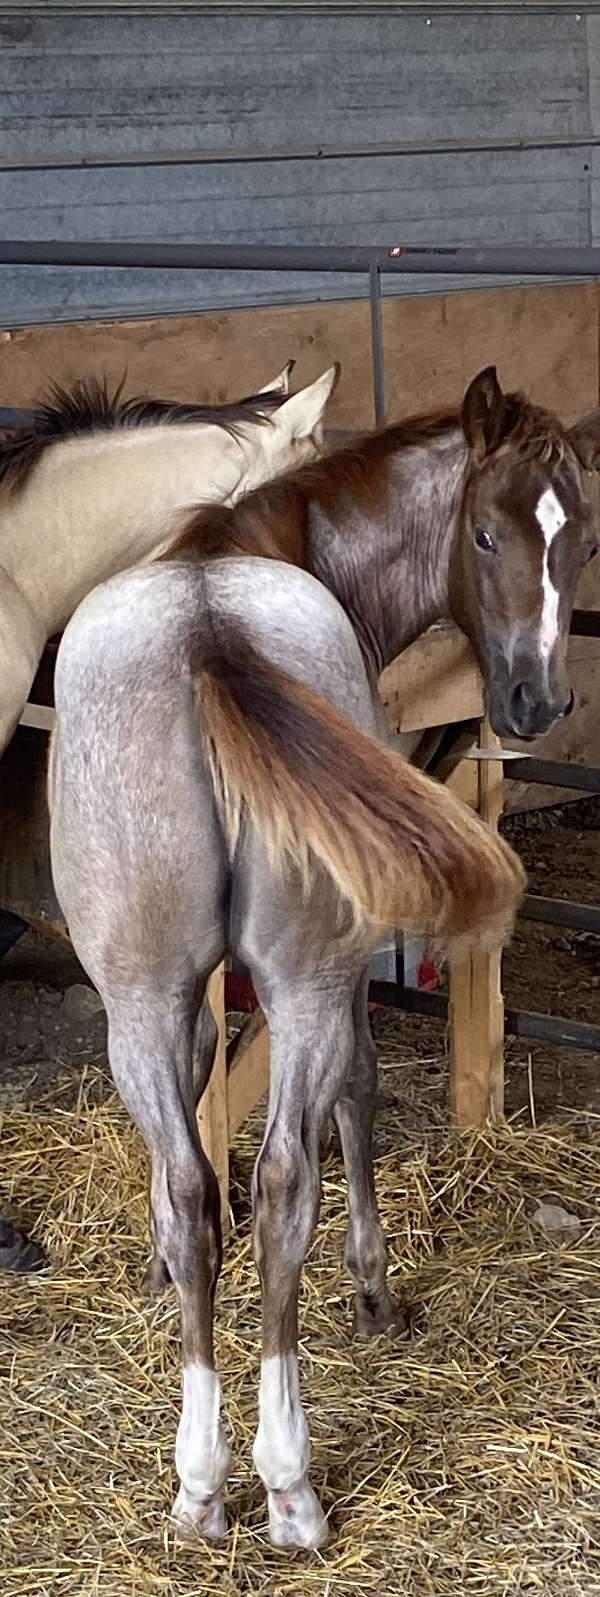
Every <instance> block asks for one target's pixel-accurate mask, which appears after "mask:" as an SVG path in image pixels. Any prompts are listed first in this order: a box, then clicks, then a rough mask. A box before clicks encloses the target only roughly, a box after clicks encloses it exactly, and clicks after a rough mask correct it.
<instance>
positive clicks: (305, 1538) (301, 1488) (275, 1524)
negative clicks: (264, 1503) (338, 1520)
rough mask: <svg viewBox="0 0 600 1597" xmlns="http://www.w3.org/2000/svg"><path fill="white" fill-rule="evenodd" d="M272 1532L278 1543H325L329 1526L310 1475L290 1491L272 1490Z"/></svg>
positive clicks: (307, 1545)
mask: <svg viewBox="0 0 600 1597" xmlns="http://www.w3.org/2000/svg"><path fill="white" fill-rule="evenodd" d="M269 1535H270V1537H271V1541H272V1543H273V1546H274V1547H296V1548H301V1549H303V1550H304V1551H305V1552H312V1551H313V1550H314V1549H315V1548H317V1547H324V1546H325V1543H326V1541H327V1540H328V1537H329V1526H328V1524H327V1520H326V1518H325V1515H324V1513H323V1510H322V1508H321V1504H320V1502H319V1499H318V1497H317V1496H316V1495H315V1493H314V1492H313V1489H312V1486H311V1485H310V1484H309V1480H308V1476H307V1475H305V1476H304V1477H303V1479H302V1480H301V1481H299V1482H298V1484H297V1486H291V1487H290V1488H289V1490H288V1491H284V1492H269Z"/></svg>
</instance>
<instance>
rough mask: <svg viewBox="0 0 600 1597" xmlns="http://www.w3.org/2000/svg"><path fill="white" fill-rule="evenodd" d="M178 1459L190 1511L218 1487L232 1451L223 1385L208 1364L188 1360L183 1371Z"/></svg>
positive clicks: (217, 1489) (224, 1477)
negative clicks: (223, 1409) (223, 1412)
mask: <svg viewBox="0 0 600 1597" xmlns="http://www.w3.org/2000/svg"><path fill="white" fill-rule="evenodd" d="M175 1463H176V1466H177V1474H178V1476H179V1479H180V1481H181V1485H182V1488H183V1492H184V1493H185V1497H186V1500H187V1501H188V1503H189V1506H188V1508H187V1512H190V1513H191V1511H192V1506H193V1504H199V1503H202V1502H206V1499H207V1498H209V1497H212V1496H213V1493H214V1492H218V1491H219V1488H220V1487H221V1486H222V1485H223V1482H224V1481H225V1479H226V1477H227V1474H228V1471H229V1464H230V1453H229V1448H228V1446H227V1442H226V1441H225V1437H224V1435H223V1428H222V1425H221V1387H220V1385H219V1378H218V1375H217V1373H216V1371H215V1370H211V1369H209V1367H208V1365H206V1364H200V1363H193V1364H188V1365H186V1368H185V1369H184V1372H183V1405H182V1409H181V1419H180V1421H179V1427H178V1431H177V1442H176V1445H175ZM181 1497H182V1493H180V1498H181ZM182 1507H183V1505H182V1503H180V1508H182ZM184 1511H185V1510H184Z"/></svg>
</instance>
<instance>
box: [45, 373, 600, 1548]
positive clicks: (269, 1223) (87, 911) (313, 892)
mask: <svg viewBox="0 0 600 1597" xmlns="http://www.w3.org/2000/svg"><path fill="white" fill-rule="evenodd" d="M598 426H599V421H598V417H596V418H593V420H592V422H591V423H590V424H588V425H587V427H586V428H584V427H581V428H580V429H579V430H578V431H576V432H572V433H569V434H568V433H566V432H565V431H564V429H562V428H561V427H560V424H559V423H558V422H556V421H555V419H554V418H551V417H548V416H546V415H545V413H543V412H540V411H537V410H534V409H533V408H532V407H528V406H527V405H526V403H525V402H524V401H521V400H518V401H517V400H515V399H510V398H508V399H505V397H504V396H503V395H502V393H501V391H500V389H499V387H498V384H497V382H496V380H495V375H494V374H490V373H489V372H488V373H484V374H482V377H481V378H480V379H478V380H476V382H475V384H473V385H472V387H471V389H470V390H469V392H468V394H467V396H466V398H465V403H464V407H463V418H462V421H461V419H460V417H458V416H456V415H453V416H452V417H446V418H437V419H435V420H432V419H431V418H429V419H425V420H421V421H420V422H419V421H418V420H417V421H415V422H412V423H409V424H406V425H405V426H401V427H398V428H391V429H389V431H388V432H386V433H384V434H382V435H375V436H374V437H373V438H372V439H371V440H366V441H365V442H364V443H363V444H362V445H361V446H360V448H359V449H358V450H357V451H355V452H353V451H342V452H341V453H340V454H337V455H335V456H333V457H332V458H330V459H329V460H327V461H325V462H323V463H322V464H320V465H318V466H316V467H312V466H311V467H304V468H302V469H301V470H300V471H298V472H296V473H293V474H292V475H291V476H290V477H289V478H288V479H287V480H284V481H283V482H281V483H280V484H276V485H275V486H273V487H266V488H264V489H261V490H259V491H257V492H256V493H255V494H253V495H252V496H251V497H250V498H249V499H247V500H245V501H243V502H242V503H241V504H240V505H238V507H237V508H235V509H234V510H232V511H231V512H227V513H221V512H217V513H214V512H213V513H211V515H210V516H209V518H208V520H207V519H206V518H204V519H203V520H202V538H203V540H204V541H203V548H204V549H205V550H206V549H207V548H210V547H211V528H212V548H213V550H214V553H215V554H219V553H221V554H223V553H224V552H225V553H226V554H227V551H228V550H231V551H233V552H234V554H235V553H236V552H239V551H241V557H240V558H232V557H231V554H229V555H227V557H226V558H214V559H212V560H209V561H207V562H202V561H199V560H197V559H196V558H194V548H195V547H196V546H197V545H196V546H195V544H194V531H193V529H192V532H191V534H190V538H189V540H188V544H187V546H186V547H187V552H188V558H186V557H185V551H184V550H183V549H182V550H181V551H180V555H179V558H176V559H174V560H173V561H172V562H171V563H167V564H162V565H161V564H158V565H155V566H151V567H147V568H146V569H144V570H138V571H136V572H131V573H129V574H126V575H125V576H122V577H119V578H115V579H113V580H112V581H111V582H110V583H107V584H106V585H105V586H104V587H102V588H99V589H97V590H96V592H95V593H94V594H92V595H90V597H89V598H88V599H87V600H85V601H84V603H83V605H82V606H81V607H80V609H79V611H78V612H77V614H76V616H75V617H74V618H73V620H72V622H71V623H70V625H69V627H68V628H67V631H66V633H65V636H64V639H63V643H62V646H61V650H60V653H59V657H58V663H57V671H56V706H57V711H58V726H57V732H56V735H55V739H54V744H53V753H52V758H51V767H50V783H49V787H50V802H51V808H52V857H53V868H54V875H55V884H56V890H57V893H58V897H59V899H60V902H61V904H62V907H63V911H64V914H65V916H66V919H67V922H68V924H69V929H70V932H71V936H72V938H73V942H74V945H75V948H76V950H77V952H78V954H79V956H80V958H81V960H82V962H83V964H84V966H85V967H86V969H87V971H88V972H89V974H90V976H91V978H92V980H93V981H94V982H95V984H96V986H97V987H98V989H99V991H100V993H101V995H102V997H103V999H104V1002H105V1005H106V1009H107V1013H108V1019H109V1047H110V1057H111V1064H112V1069H113V1073H114V1077H115V1081H116V1083H117V1085H118V1087H119V1090H120V1092H121V1094H122V1096H123V1099H124V1101H125V1102H126V1104H127V1105H128V1107H129V1109H130V1111H131V1113H132V1115H133V1116H134V1118H135V1120H136V1121H137V1124H138V1125H139V1127H140V1129H141V1131H142V1133H143V1135H144V1137H145V1139H146V1142H147V1144H148V1147H149V1149H150V1153H151V1158H152V1183H151V1207H152V1222H153V1230H154V1241H155V1249H156V1257H155V1270H154V1273H155V1277H156V1280H157V1281H160V1280H163V1281H164V1280H166V1279H168V1278H169V1277H170V1278H171V1279H172V1280H173V1282H174V1283H175V1285H176V1287H177V1291H178V1294H179V1298H180V1305H181V1317H182V1340H183V1361H184V1392H183V1412H182V1417H181V1422H180V1426H179V1431H178V1438H177V1453H176V1457H177V1468H178V1472H179V1476H180V1481H181V1488H180V1492H179V1496H178V1498H177V1503H176V1506H175V1514H176V1516H177V1517H178V1519H179V1520H180V1521H181V1522H182V1523H185V1522H188V1521H190V1522H191V1523H192V1524H193V1525H194V1526H195V1528H196V1529H197V1530H198V1531H199V1532H200V1533H201V1534H204V1535H208V1536H217V1535H219V1534H220V1533H221V1532H222V1530H223V1525H224V1504H223V1487H224V1483H225V1480H226V1477H227V1472H228V1467H229V1453H228V1448H227V1444H226V1441H225V1437H224V1434H223V1430H222V1426H221V1421H220V1387H219V1382H218V1377H217V1374H216V1371H215V1368H214V1357H213V1338H212V1319H213V1296H214V1290H215V1285H216V1280H217V1276H218V1271H219V1265H220V1256H221V1243H220V1232H219V1198H218V1190H217V1184H216V1180H215V1177H214V1173H213V1171H212V1170H211V1168H210V1166H209V1164H208V1161H207V1159H206V1157H205V1155H204V1153H203V1150H202V1148H201V1146H200V1142H199V1138H198V1130H197V1124H196V1105H197V1103H198V1100H199V1097H200V1095H201V1093H202V1092H203V1090H204V1087H205V1086H206V1083H207V1081H208V1078H209V1075H210V1070H211V1067H212V1061H213V1055H214V1039H215V1031H214V1025H213V1023H212V1020H211V1018H210V1015H209V1014H208V1012H207V1009H206V1006H205V1004H204V1002H203V998H204V993H205V988H206V981H207V978H208V975H209V973H210V971H211V970H213V969H214V968H215V966H216V965H217V964H218V962H219V961H220V960H221V959H222V957H223V954H224V952H225V950H226V949H227V948H230V949H232V950H233V951H234V952H235V953H236V954H238V955H239V956H240V958H241V959H242V960H243V961H244V963H245V964H246V965H247V966H248V967H249V969H250V972H251V975H252V978H253V982H254V986H255V988H256V991H257V994H258V998H259V1001H260V1003H261V1005H262V1007H263V1008H264V1010H265V1012H266V1014H267V1017H268V1021H269V1026H270V1032H271V1089H270V1101H269V1112H268V1122H267V1129H266V1134H265V1140H264V1143H263V1147H262V1151H261V1154H260V1157H259V1160H258V1163H257V1169H256V1174H255V1182H254V1238H255V1249H256V1257H257V1261H258V1266H259V1270H260V1274H261V1283H262V1294H263V1364H262V1374H261V1390H260V1417H259V1427H258V1434H257V1438H256V1443H255V1454H254V1456H255V1461H256V1464H257V1468H258V1470H259V1472H260V1474H261V1476H262V1479H263V1481H264V1483H265V1485H266V1488H267V1492H268V1499H269V1518H270V1528H271V1535H272V1538H273V1540H274V1541H275V1542H276V1543H278V1544H279V1545H295V1546H301V1547H313V1546H316V1545H318V1544H320V1542H321V1541H322V1540H323V1539H324V1537H325V1533H326V1524H325V1520H324V1517H323V1515H322V1512H321V1509H320V1507H319V1504H318V1502H317V1499H316V1497H315V1495H314V1493H313V1490H312V1488H311V1486H310V1483H309V1479H308V1463H309V1442H308V1430H307V1425H306V1421H305V1418H304V1414H303V1410H302V1407H301V1403H300V1395H299V1385H298V1367H297V1301H298V1285H299V1278H300V1272H301V1268H302V1263H303V1260H304V1256H305V1253H306V1249H307V1246H308V1242H309V1239H310V1235H311V1231H312V1228H313V1226H314V1224H315V1220H316V1216H317V1210H318V1199H319V1170H318V1145H319V1132H320V1130H321V1128H322V1126H323V1124H324V1122H325V1120H326V1118H327V1116H328V1115H329V1114H330V1113H331V1111H332V1110H333V1111H334V1112H335V1114H336V1118H337V1121H338V1125H339V1129H340V1134H341V1141H342V1149H343V1156H344V1163H345V1167H346V1173H347V1179H348V1201H349V1228H348V1244H347V1262H348V1265H349V1268H350V1271H351V1272H352V1274H353V1276H354V1278H355V1282H356V1300H357V1317H358V1321H359V1324H360V1326H361V1328H362V1329H366V1330H372V1331H378V1330H381V1329H383V1328H384V1327H386V1326H390V1325H391V1324H392V1323H393V1320H394V1307H393V1304H392V1303H391V1300H390V1297H389V1293H388V1288H387V1285H386V1261H385V1244H384V1240H383V1236H382V1231H381V1226H380V1222H379V1218H378V1214H377V1208H376V1202H375V1194H374V1187H373V1173H372V1163H371V1130H372V1121H373V1104H374V1094H375V1061H374V1050H373V1046H372V1043H371V1040H370V1036H369V1029H368V1021H367V1013H366V974H365V973H366V967H367V964H368V960H369V955H370V952H371V950H372V948H373V946H374V944H375V942H376V941H377V938H378V936H379V934H380V931H381V929H382V927H386V926H388V925H389V924H395V925H399V926H405V927H407V928H415V929H419V930H421V929H427V930H430V931H432V932H433V933H434V934H435V935H437V936H438V937H440V938H442V939H443V940H445V941H450V942H452V940H454V939H458V940H459V941H460V940H462V941H464V939H465V938H466V937H468V936H471V937H473V938H477V937H479V936H489V937H491V938H492V939H496V938H498V937H501V936H502V935H503V934H504V932H505V931H506V930H507V929H508V927H509V926H510V923H511V921H512V917H513V914H514V911H515V908H516V905H517V902H518V899H519V895H520V892H521V890H522V883H523V873H522V870H521V867H520V865H519V863H518V861H517V860H516V859H515V856H514V855H513V854H512V853H511V851H510V850H509V849H508V848H507V847H506V846H505V845H504V844H503V843H502V841H501V840H500V839H499V838H498V837H496V836H495V835H493V834H492V833H490V832H488V831H487V830H486V829H485V828H484V827H483V826H482V825H481V823H480V822H479V821H478V820H477V819H476V817H474V816H472V815H471V814H470V813H469V812H468V811H467V810H466V809H464V808H463V807H462V806H461V805H460V804H459V803H458V802H457V801H456V800H455V799H454V798H453V797H452V795H451V794H450V793H448V792H447V791H446V790H444V789H443V788H441V787H440V786H438V785H437V784H435V783H433V782H431V781H430V780H429V779H428V778H427V777H425V776H423V775H422V774H420V773H419V772H417V771H415V770H414V769H412V768H411V767H410V766H408V765H407V764H406V763H405V762H404V761H403V760H402V759H401V758H400V757H399V756H398V755H396V754H392V753H391V752H389V751H387V750H386V749H385V747H384V746H383V745H382V744H381V743H380V742H378V741H377V739H376V736H375V734H376V733H377V729H378V726H379V712H378V710H377V706H376V690H375V684H376V680H377V675H378V673H379V671H380V670H381V668H382V667H383V666H384V665H385V664H386V663H387V661H389V660H390V659H391V658H393V656H394V655H395V654H396V653H397V652H398V650H399V649H401V648H402V647H404V646H405V645H406V643H408V642H409V641H410V639H411V638H413V637H415V636H416V635H417V634H418V633H419V632H420V631H421V630H423V628H424V627H425V626H427V625H429V623H430V622H431V621H433V620H434V619H435V618H436V617H439V616H447V615H448V614H453V613H456V607H457V605H460V607H461V616H462V617H464V623H465V626H467V627H468V629H469V632H470V635H472V636H473V637H474V639H476V640H477V642H478V645H479V654H480V658H481V660H482V664H483V668H484V672H485V675H486V679H487V682H488V686H489V687H490V692H491V695H492V700H493V704H494V717H495V720H496V724H501V723H503V722H504V720H505V719H506V721H508V722H510V724H514V721H515V718H519V722H520V724H521V718H522V717H523V716H524V715H525V714H526V715H527V717H528V718H529V719H528V725H529V728H530V729H533V725H532V723H533V722H534V721H535V723H536V725H541V724H548V723H549V721H550V720H551V719H552V718H553V716H555V715H556V714H560V713H563V712H564V711H565V709H566V708H567V704H568V697H567V695H568V684H567V683H566V679H565V673H564V637H565V636H566V632H567V630H568V622H569V614H570V607H571V604H572V599H573V593H574V588H575V581H576V575H577V571H578V570H579V568H580V566H581V564H582V562H583V560H584V558H585V557H586V553H587V552H588V551H589V548H590V547H591V533H590V524H589V511H588V507H587V502H586V499H585V494H584V488H583V475H582V471H581V466H580V459H581V457H582V456H583V458H587V456H588V452H589V456H590V458H592V456H593V448H594V447H595V445H594V439H595V436H596V435H597V432H598ZM550 509H552V513H553V520H552V523H550ZM559 519H560V523H561V524H560V526H559V525H558V521H559ZM195 526H196V531H197V527H198V523H197V521H196V523H195ZM249 549H254V550H256V551H258V552H259V553H261V552H262V553H264V554H268V555H269V556H271V558H266V559H265V558H262V559H261V558H256V559H247V558H245V554H246V552H247V551H248V550H249ZM189 556H191V557H189ZM273 556H275V557H276V558H273ZM277 556H279V557H280V558H277ZM294 561H297V562H298V564H294V563H293V562H294ZM300 563H303V564H304V565H305V566H307V567H309V569H308V570H306V569H300ZM516 571H518V572H519V574H520V577H519V582H518V583H517V582H516V581H515V572H516ZM313 573H314V575H313ZM316 577H319V578H320V580H319V581H317V580H316ZM453 595H458V597H456V598H454V597H453ZM553 595H555V597H554V596H553ZM526 644H527V646H528V652H527V650H526V648H525V645H526ZM525 667H527V673H528V674H527V675H525V674H524V673H525ZM519 672H520V673H521V675H520V676H519V675H518V673H519ZM520 684H521V692H520V693H517V692H516V689H517V687H518V686H519V685H520ZM525 689H526V690H527V691H525ZM528 695H529V698H528ZM529 700H531V703H530V702H529ZM521 729H522V730H524V728H523V726H521Z"/></svg>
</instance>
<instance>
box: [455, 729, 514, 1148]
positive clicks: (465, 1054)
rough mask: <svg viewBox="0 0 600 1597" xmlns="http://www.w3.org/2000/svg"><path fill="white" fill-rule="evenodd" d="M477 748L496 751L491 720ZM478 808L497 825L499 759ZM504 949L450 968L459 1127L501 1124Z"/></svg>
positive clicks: (486, 769) (491, 763)
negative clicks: (502, 966) (488, 1121)
mask: <svg viewBox="0 0 600 1597" xmlns="http://www.w3.org/2000/svg"><path fill="white" fill-rule="evenodd" d="M479 746H480V748H484V749H493V748H497V747H498V739H497V738H496V737H495V734H494V733H493V732H492V729H491V727H490V724H489V721H487V720H484V721H482V722H481V727H480V734H479ZM477 771H478V809H479V813H480V815H481V817H482V820H485V821H489V822H491V823H492V824H493V825H496V824H497V822H498V819H499V817H500V815H501V813H502V805H503V788H504V780H503V769H502V764H501V761H500V760H481V761H479V762H478V765H477ZM501 961H502V949H501V948H495V949H493V950H491V952H488V953H473V954H471V956H470V957H469V959H467V960H465V961H464V962H461V964H460V965H454V966H452V967H451V969H450V1107H451V1110H452V1114H453V1117H454V1119H455V1121H456V1124H457V1125H458V1126H477V1125H482V1124H483V1123H484V1122H485V1121H486V1120H487V1119H492V1120H498V1119H500V1118H501V1116H502V1113H503V1108H504V1002H503V998H502V988H501Z"/></svg>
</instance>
